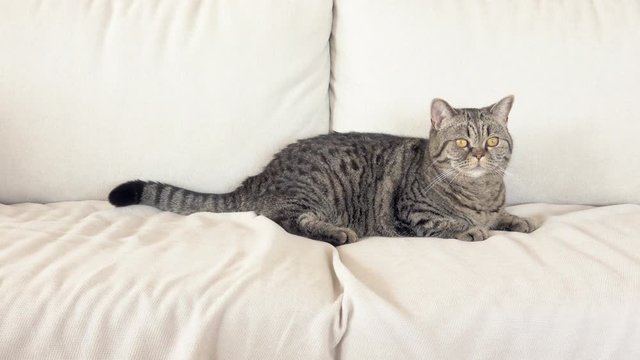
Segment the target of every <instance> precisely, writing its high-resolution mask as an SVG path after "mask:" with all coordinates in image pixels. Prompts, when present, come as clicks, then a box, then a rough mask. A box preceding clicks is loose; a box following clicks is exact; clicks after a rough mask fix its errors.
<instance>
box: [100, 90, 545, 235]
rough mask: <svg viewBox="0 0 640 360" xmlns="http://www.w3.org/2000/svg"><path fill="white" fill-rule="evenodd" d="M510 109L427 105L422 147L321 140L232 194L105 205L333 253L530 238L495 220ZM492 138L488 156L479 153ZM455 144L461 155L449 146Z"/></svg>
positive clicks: (290, 150) (374, 140) (305, 144)
mask: <svg viewBox="0 0 640 360" xmlns="http://www.w3.org/2000/svg"><path fill="white" fill-rule="evenodd" d="M512 103H513V97H512V96H508V97H506V98H504V99H502V100H501V101H499V102H498V103H496V104H494V105H491V106H488V107H485V108H480V109H454V108H452V107H451V106H449V104H447V103H446V102H445V101H444V100H441V99H435V100H433V102H432V105H431V122H432V126H431V132H430V136H429V139H422V138H408V137H399V136H392V135H383V134H367V133H346V134H341V133H332V134H329V135H321V136H317V137H314V138H310V139H305V140H301V141H299V142H297V143H294V144H291V145H289V146H287V147H286V148H285V149H284V150H282V151H280V152H279V153H278V154H276V155H275V157H274V159H273V160H272V161H271V162H270V163H269V164H268V165H267V166H266V168H265V169H264V171H263V172H262V173H260V174H258V175H256V176H252V177H249V178H248V179H246V180H245V181H244V182H243V183H242V185H240V187H238V188H237V189H236V190H235V191H233V192H231V193H227V194H202V193H196V192H193V191H189V190H185V189H181V188H177V187H174V186H171V185H165V184H161V183H156V182H143V181H131V182H128V183H124V184H122V185H120V186H118V187H116V188H115V189H114V190H113V191H112V192H111V193H110V194H109V201H111V203H112V204H114V205H116V206H125V205H131V204H145V205H151V206H155V207H157V208H159V209H161V210H166V211H173V212H176V213H179V214H191V213H194V212H199V211H210V212H233V211H250V210H253V211H255V212H257V213H258V214H262V215H264V216H266V217H268V218H270V219H272V220H273V221H275V222H277V223H278V224H280V225H281V226H282V227H283V228H284V229H286V230H287V231H288V232H291V233H294V234H299V235H302V236H306V237H309V238H312V239H317V240H322V241H327V242H329V243H331V244H334V245H341V244H345V243H351V242H355V241H357V239H358V238H359V237H363V236H373V235H379V236H434V237H441V238H456V239H460V240H467V241H478V240H484V239H486V238H487V237H488V231H489V230H490V229H496V230H510V231H519V232H531V231H533V230H535V228H536V226H535V224H534V222H533V221H532V220H530V219H525V218H520V217H517V216H514V215H511V214H509V213H507V212H506V211H505V210H504V203H505V186H504V183H503V174H504V171H505V169H506V167H507V164H508V162H509V159H510V157H511V152H512V148H513V145H512V140H511V136H510V135H509V131H508V130H507V120H508V115H509V111H510V110H511V105H512ZM492 137H497V138H498V140H499V142H498V144H497V145H496V146H495V147H490V146H488V145H487V139H489V138H492ZM460 139H464V140H466V141H467V142H468V146H466V147H461V146H459V145H461V144H464V142H458V144H456V141H457V140H460ZM492 141H495V140H492Z"/></svg>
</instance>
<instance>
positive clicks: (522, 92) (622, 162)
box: [331, 0, 640, 204]
mask: <svg viewBox="0 0 640 360" xmlns="http://www.w3.org/2000/svg"><path fill="white" fill-rule="evenodd" d="M638 24H640V2H638V1H605V0H598V1H512V0H496V1H474V0H426V1H425V0H404V1H394V0H336V1H335V19H334V26H333V36H332V56H333V64H332V82H331V88H332V121H333V127H334V129H335V130H337V131H376V132H387V133H394V134H401V135H411V136H423V137H426V135H427V134H428V131H429V126H430V122H429V104H430V101H431V99H432V98H434V97H442V98H445V99H447V100H449V102H450V103H451V104H452V105H453V106H458V107H476V106H481V105H489V104H491V103H493V102H495V101H497V100H499V99H500V98H502V97H503V96H505V95H508V94H515V103H514V107H513V111H512V113H511V116H510V121H509V126H510V129H511V132H512V134H513V137H514V142H515V149H514V156H513V158H512V162H511V165H510V168H509V174H508V175H507V194H508V201H509V202H510V203H521V202H554V203H581V204H610V203H623V202H634V203H640V146H639V145H638V138H639V137H640V112H639V111H638V103H639V102H640V65H639V64H640V27H639V26H638Z"/></svg>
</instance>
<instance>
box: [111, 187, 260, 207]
mask: <svg viewBox="0 0 640 360" xmlns="http://www.w3.org/2000/svg"><path fill="white" fill-rule="evenodd" d="M109 202H110V203H111V204H113V205H115V206H118V207H120V206H127V205H136V204H141V205H149V206H153V207H156V208H158V209H160V210H164V211H171V212H175V213H178V214H183V215H188V214H192V213H195V212H201V211H208V212H236V211H251V210H255V209H254V208H253V206H252V203H251V201H250V199H249V198H248V196H247V195H246V194H245V191H244V188H243V187H240V188H238V189H236V190H235V191H233V192H230V193H226V194H203V193H198V192H195V191H190V190H186V189H183V188H179V187H176V186H172V185H167V184H162V183H157V182H147V181H141V180H135V181H129V182H126V183H124V184H121V185H118V186H117V187H116V188H115V189H113V190H111V193H109Z"/></svg>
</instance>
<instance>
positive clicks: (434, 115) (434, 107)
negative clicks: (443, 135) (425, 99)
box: [431, 98, 455, 130]
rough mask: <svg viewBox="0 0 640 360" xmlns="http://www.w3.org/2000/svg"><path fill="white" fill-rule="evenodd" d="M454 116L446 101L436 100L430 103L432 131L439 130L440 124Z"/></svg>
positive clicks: (453, 111)
mask: <svg viewBox="0 0 640 360" xmlns="http://www.w3.org/2000/svg"><path fill="white" fill-rule="evenodd" d="M454 115H455V110H453V108H452V107H451V105H449V104H448V103H447V102H446V101H444V100H442V99H437V98H436V99H433V101H431V126H432V127H433V128H434V129H436V130H440V128H441V127H442V122H443V121H445V120H447V119H449V118H452V117H453V116H454Z"/></svg>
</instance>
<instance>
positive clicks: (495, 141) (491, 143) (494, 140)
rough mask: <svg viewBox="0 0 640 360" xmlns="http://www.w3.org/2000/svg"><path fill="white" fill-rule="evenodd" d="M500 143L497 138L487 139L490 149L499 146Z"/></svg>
mask: <svg viewBox="0 0 640 360" xmlns="http://www.w3.org/2000/svg"><path fill="white" fill-rule="evenodd" d="M499 142H500V140H498V138H497V137H492V138H489V139H487V146H488V147H494V146H497V145H498V143H499Z"/></svg>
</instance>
